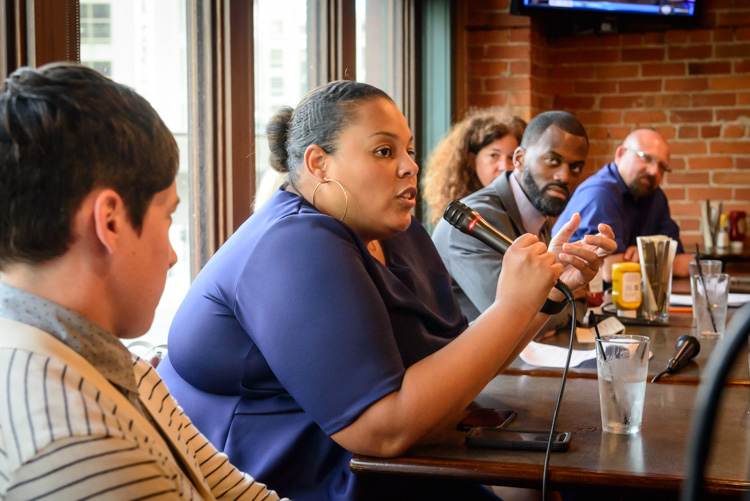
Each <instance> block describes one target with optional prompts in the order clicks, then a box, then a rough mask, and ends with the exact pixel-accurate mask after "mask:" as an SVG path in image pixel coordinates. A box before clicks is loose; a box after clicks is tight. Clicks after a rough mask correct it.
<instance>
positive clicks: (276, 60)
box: [269, 49, 284, 68]
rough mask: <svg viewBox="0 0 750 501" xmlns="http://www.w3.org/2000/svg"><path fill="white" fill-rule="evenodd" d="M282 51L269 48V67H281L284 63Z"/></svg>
mask: <svg viewBox="0 0 750 501" xmlns="http://www.w3.org/2000/svg"><path fill="white" fill-rule="evenodd" d="M283 59H284V52H283V51H282V50H281V49H271V52H270V54H269V66H270V67H271V68H281V67H282V66H283V65H284V61H283Z"/></svg>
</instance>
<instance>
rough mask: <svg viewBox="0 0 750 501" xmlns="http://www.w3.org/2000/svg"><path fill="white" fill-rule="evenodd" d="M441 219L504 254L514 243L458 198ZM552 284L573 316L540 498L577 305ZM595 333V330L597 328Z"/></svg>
mask: <svg viewBox="0 0 750 501" xmlns="http://www.w3.org/2000/svg"><path fill="white" fill-rule="evenodd" d="M443 219H445V220H446V221H447V222H448V223H449V224H450V225H452V226H453V227H455V228H457V229H458V230H459V231H461V232H462V233H465V234H467V235H471V236H473V237H474V238H476V239H478V240H479V241H481V242H483V243H484V244H485V245H487V246H488V247H490V248H491V249H493V250H495V251H497V252H499V253H500V254H505V252H506V251H507V250H508V248H509V247H510V246H511V245H512V244H513V241H512V240H511V239H509V238H508V237H507V236H505V235H504V234H502V233H501V232H500V231H498V230H497V229H496V228H494V227H493V226H491V225H490V224H489V223H487V221H485V220H484V218H482V216H481V215H480V214H479V213H478V212H477V211H475V210H474V209H472V208H471V207H469V206H467V205H464V204H463V203H461V202H460V201H458V200H453V201H451V202H450V203H448V205H447V206H446V208H445V211H444V212H443ZM555 288H556V289H557V290H559V291H560V292H562V294H563V295H564V296H565V299H566V300H567V301H568V303H569V304H570V306H571V309H572V320H571V326H570V344H569V346H568V356H567V358H566V360H565V369H564V370H563V375H562V381H561V383H560V392H559V393H558V395H557V404H556V405H555V412H554V413H553V415H552V426H551V427H550V431H549V438H548V439H547V452H546V453H545V455H544V468H543V470H542V499H543V500H544V499H545V498H546V493H547V467H548V465H549V454H550V452H551V450H552V440H553V438H554V436H555V423H556V422H557V414H558V412H559V410H560V404H561V402H562V396H563V392H564V391H565V382H566V381H567V376H568V368H569V367H570V357H571V355H572V354H573V337H574V336H575V329H576V307H575V298H574V297H573V292H572V291H571V290H570V288H569V287H568V286H567V285H565V283H563V282H562V281H560V280H558V281H557V283H556V284H555ZM597 337H598V331H597Z"/></svg>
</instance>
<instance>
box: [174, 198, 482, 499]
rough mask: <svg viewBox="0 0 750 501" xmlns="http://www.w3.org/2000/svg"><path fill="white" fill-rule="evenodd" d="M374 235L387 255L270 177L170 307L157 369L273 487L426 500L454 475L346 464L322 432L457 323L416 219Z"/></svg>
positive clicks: (217, 438)
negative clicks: (394, 473)
mask: <svg viewBox="0 0 750 501" xmlns="http://www.w3.org/2000/svg"><path fill="white" fill-rule="evenodd" d="M383 248H384V251H385V254H386V258H387V262H388V266H383V265H382V264H381V263H379V262H378V261H377V260H375V259H374V258H373V257H372V256H371V255H370V253H369V252H368V251H367V249H366V247H365V245H364V243H363V242H362V240H361V239H360V238H359V237H358V236H357V235H356V234H355V233H354V232H353V231H352V230H351V229H350V228H349V227H348V226H347V225H345V224H343V223H341V222H339V221H337V220H336V219H334V218H331V217H329V216H326V215H324V214H321V213H320V212H318V211H317V210H316V209H315V208H314V207H313V206H311V205H310V204H309V203H308V202H307V201H306V200H304V199H303V198H302V197H299V196H298V195H295V194H293V193H290V192H287V191H284V190H283V189H279V190H278V191H277V192H276V193H275V194H274V196H273V197H272V198H271V199H270V200H269V201H268V202H267V203H266V204H265V205H264V206H263V208H262V209H261V210H260V211H258V212H257V213H256V214H254V215H253V216H252V217H251V218H250V219H248V220H247V221H246V222H245V223H244V224H243V225H242V226H241V227H240V228H239V229H238V231H237V232H236V233H235V234H234V235H232V237H231V238H230V239H229V240H227V242H226V243H225V244H224V245H223V246H222V247H221V249H219V251H218V252H217V253H216V255H215V256H214V257H213V258H212V259H211V260H210V261H209V262H208V263H207V264H206V266H205V267H204V269H203V270H201V272H200V274H199V275H198V277H197V278H196V279H195V282H194V283H193V284H192V286H191V287H190V290H189V292H188V293H187V295H186V297H185V299H184V301H183V303H182V305H181V306H180V308H179V310H178V312H177V314H176V316H175V318H174V321H173V323H172V326H171V328H170V332H169V355H168V357H167V358H166V359H165V360H164V362H162V364H160V366H159V372H160V373H161V376H162V378H163V379H164V381H165V382H166V384H167V386H168V387H169V389H170V390H171V392H172V394H173V395H174V396H175V397H176V398H177V400H178V402H179V403H180V405H181V406H182V407H183V408H184V410H185V412H186V413H187V414H188V415H189V416H190V418H191V419H192V420H193V423H194V424H195V425H196V426H197V427H198V428H199V429H200V430H201V431H202V432H203V433H204V434H205V435H206V436H208V438H209V439H210V440H211V442H212V443H213V444H214V445H215V446H216V447H217V448H218V449H220V450H223V451H224V452H226V453H227V455H228V456H229V458H230V460H231V461H232V462H233V463H234V464H235V465H236V466H237V467H239V468H241V469H242V470H244V471H247V472H248V473H250V474H252V475H253V476H254V477H255V478H256V479H258V480H259V481H262V482H265V483H267V484H268V485H269V486H270V487H271V488H273V489H276V490H277V491H278V492H279V493H280V494H282V495H285V496H288V497H290V498H293V499H296V500H318V499H321V500H323V499H326V500H328V499H330V500H344V499H347V500H348V499H354V500H358V499H399V498H404V499H406V498H411V499H414V498H423V499H438V498H440V497H444V495H446V494H448V493H449V492H450V489H451V488H453V487H456V486H453V485H447V484H446V485H443V484H440V483H436V482H426V483H425V482H417V481H406V482H404V481H393V482H390V481H388V480H387V479H378V480H372V479H364V478H359V477H355V476H354V475H353V474H352V473H351V472H350V471H349V467H348V463H349V460H350V459H351V456H352V453H351V452H349V451H347V450H345V449H343V448H342V447H340V446H339V445H338V444H336V443H335V442H334V441H333V440H332V439H331V438H330V435H331V434H333V433H336V432H337V431H339V430H341V429H343V428H345V427H346V426H348V425H350V424H351V423H353V422H354V421H355V420H356V419H357V417H358V416H359V415H360V414H361V413H362V412H363V411H364V410H366V409H367V408H368V407H369V406H370V405H372V404H373V403H374V402H376V401H378V400H379V399H381V398H383V397H384V396H385V395H388V394H389V393H391V392H393V391H396V390H398V389H399V387H400V385H401V380H402V377H403V374H404V371H405V369H406V368H407V367H409V366H410V365H412V364H414V363H415V362H417V361H419V360H421V359H422V358H424V357H426V356H428V355H430V354H431V353H433V352H435V351H436V350H438V349H440V348H441V347H443V346H445V345H446V344H447V343H448V342H450V340H451V339H453V338H454V337H455V336H457V335H458V334H459V333H460V332H461V331H463V330H464V329H465V328H466V325H467V323H466V319H465V317H464V316H463V315H462V314H461V311H460V309H459V307H458V305H457V303H456V300H455V298H454V296H453V294H452V291H451V286H450V278H449V275H448V273H447V271H446V269H445V267H444V266H443V263H442V261H441V260H440V257H439V255H438V254H437V251H436V250H435V247H434V246H433V244H432V241H431V240H430V237H429V235H428V234H427V232H426V231H425V230H424V228H423V227H422V226H421V225H420V224H419V222H418V221H416V220H412V224H411V226H410V227H409V229H408V230H407V231H405V232H403V233H401V234H399V235H397V236H395V237H393V238H391V239H388V240H385V241H384V242H383ZM458 488H459V489H460V492H461V493H462V497H463V498H466V499H469V498H471V495H470V491H471V490H472V488H468V490H466V489H467V486H458ZM433 489H437V490H435V491H433ZM431 491H432V493H431ZM466 496H469V497H468V498H467V497H466Z"/></svg>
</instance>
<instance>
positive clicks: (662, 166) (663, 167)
mask: <svg viewBox="0 0 750 501" xmlns="http://www.w3.org/2000/svg"><path fill="white" fill-rule="evenodd" d="M625 149H626V150H628V151H629V152H631V153H635V154H636V155H638V158H640V159H641V160H643V161H644V162H646V163H647V164H649V165H652V164H653V165H656V166H657V167H659V170H661V171H662V173H664V172H672V169H671V167H669V165H667V163H666V162H663V161H661V160H659V159H658V158H656V157H654V156H651V155H649V154H648V153H644V152H642V151H640V150H634V149H632V148H628V147H627V146H625Z"/></svg>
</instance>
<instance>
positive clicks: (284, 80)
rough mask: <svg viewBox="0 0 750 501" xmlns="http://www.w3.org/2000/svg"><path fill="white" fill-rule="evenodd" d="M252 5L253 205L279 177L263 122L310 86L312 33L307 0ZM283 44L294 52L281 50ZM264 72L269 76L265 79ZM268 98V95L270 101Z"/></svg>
mask: <svg viewBox="0 0 750 501" xmlns="http://www.w3.org/2000/svg"><path fill="white" fill-rule="evenodd" d="M311 1H314V0H311ZM254 6H255V10H254V24H255V27H254V30H253V33H254V47H255V81H256V85H255V151H256V156H255V170H256V177H255V179H256V197H255V204H254V205H255V207H256V209H257V207H259V206H260V205H261V203H262V202H265V201H266V200H267V199H268V198H269V197H270V196H271V195H272V194H273V192H274V191H275V190H276V188H278V186H279V184H280V183H281V180H282V178H281V176H280V175H279V174H278V173H277V172H276V171H275V170H273V169H272V168H271V167H270V166H269V164H268V156H269V150H268V140H267V138H266V135H265V134H266V124H267V123H268V121H269V120H270V119H271V117H272V116H273V115H274V114H275V113H276V112H277V111H278V110H279V108H280V107H281V106H283V105H288V106H292V107H294V106H297V103H299V102H300V100H301V99H302V97H303V96H304V95H305V93H306V92H307V91H308V90H310V85H309V79H308V71H307V68H308V63H309V60H310V58H309V56H308V50H307V49H308V36H312V34H311V35H308V21H307V18H308V16H307V9H308V7H307V2H305V1H303V0H254ZM285 48H291V49H294V50H291V49H289V50H284V49H285ZM282 54H284V57H282ZM300 70H303V71H300ZM269 74H272V75H274V76H272V77H270V78H268V75H269ZM276 75H279V76H276ZM264 77H265V78H264ZM270 97H273V99H269V98H270ZM280 103H282V104H280Z"/></svg>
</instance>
